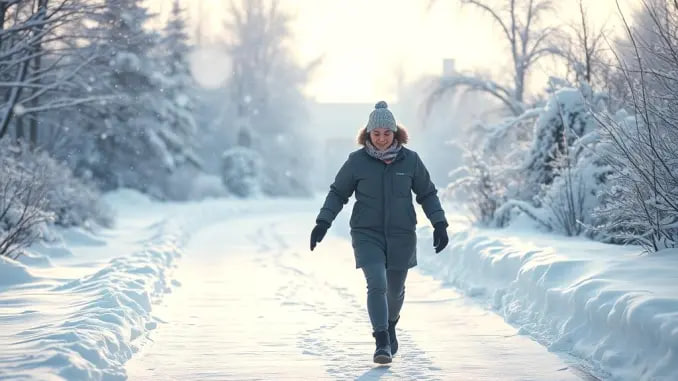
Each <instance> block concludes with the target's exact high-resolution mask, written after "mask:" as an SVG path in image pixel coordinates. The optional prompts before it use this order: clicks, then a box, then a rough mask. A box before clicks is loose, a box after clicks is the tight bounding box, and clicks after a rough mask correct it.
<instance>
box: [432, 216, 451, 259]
mask: <svg viewBox="0 0 678 381" xmlns="http://www.w3.org/2000/svg"><path fill="white" fill-rule="evenodd" d="M449 241H450V240H449V238H448V237H447V223H446V222H438V223H437V224H435V226H434V229H433V247H435V248H436V254H437V253H440V252H441V251H442V250H443V249H444V248H445V246H447V243H448V242H449Z"/></svg>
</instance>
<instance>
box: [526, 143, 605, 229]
mask: <svg viewBox="0 0 678 381" xmlns="http://www.w3.org/2000/svg"><path fill="white" fill-rule="evenodd" d="M600 145H601V143H600V135H599V133H598V131H597V130H594V131H592V132H590V133H588V134H587V135H585V136H583V137H582V138H581V139H578V140H577V141H576V142H575V143H574V144H573V145H572V146H571V147H570V148H569V149H568V153H567V154H565V155H561V156H560V157H559V158H557V159H556V160H555V161H554V164H555V166H556V167H555V170H554V175H555V177H554V179H553V182H552V183H551V185H549V186H548V187H545V190H544V191H543V196H542V197H541V199H540V202H539V203H540V204H541V205H542V206H543V208H544V209H545V211H546V213H545V216H544V218H543V221H546V222H547V224H548V225H549V227H550V228H551V229H552V230H554V231H557V232H561V233H564V234H565V235H568V236H576V235H580V234H582V233H584V232H589V233H592V232H591V231H590V230H589V229H590V228H591V227H592V226H594V225H597V224H598V223H599V222H600V220H599V219H597V218H596V216H595V215H594V214H593V213H592V211H593V210H594V209H595V208H596V207H597V206H598V205H599V204H600V202H601V197H602V193H603V192H604V191H605V190H606V189H607V186H608V184H607V179H608V176H609V175H610V174H611V168H610V167H609V166H608V165H607V164H606V163H605V161H604V160H603V159H602V158H601V157H600V155H599V153H598V151H599V148H600Z"/></svg>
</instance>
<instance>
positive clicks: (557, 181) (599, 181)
mask: <svg viewBox="0 0 678 381" xmlns="http://www.w3.org/2000/svg"><path fill="white" fill-rule="evenodd" d="M587 89H588V90H590V88H589V87H587V86H584V88H583V89H578V88H572V87H566V88H562V89H559V90H556V91H554V93H553V94H552V95H551V97H550V98H549V99H548V102H547V104H546V106H545V107H543V108H542V109H540V110H539V116H538V118H537V121H536V122H535V124H534V138H533V140H532V144H531V147H530V149H529V151H528V153H527V155H526V156H525V159H524V163H523V165H522V166H521V167H520V168H519V170H518V171H517V176H513V177H514V178H521V179H523V180H522V181H518V182H516V185H517V186H519V187H521V190H520V191H519V192H517V193H514V194H509V197H508V198H507V201H506V203H504V204H503V205H502V206H501V207H500V208H499V209H498V210H497V212H496V214H495V224H497V223H499V222H506V221H507V220H509V219H510V218H511V217H512V216H513V215H514V214H515V213H516V211H519V212H522V213H523V214H526V215H527V216H529V217H531V218H532V219H533V220H535V221H536V222H537V223H538V224H539V225H540V226H541V227H543V228H545V229H547V230H549V231H556V232H560V233H563V234H566V235H568V236H574V235H579V234H582V233H583V232H585V231H587V229H588V227H590V226H592V225H594V224H596V223H597V221H598V220H597V219H595V217H594V216H593V215H592V214H591V213H590V211H591V210H593V208H595V207H596V205H598V203H599V196H600V194H601V192H602V191H603V190H604V187H605V186H606V183H605V182H606V178H607V176H608V175H609V173H610V171H611V168H610V167H609V166H607V165H606V164H605V163H604V160H603V159H602V158H601V157H600V156H599V154H598V153H597V151H598V149H599V146H600V136H599V132H598V130H597V128H596V121H595V119H594V118H593V115H592V113H591V106H590V104H589V102H587V99H593V98H595V94H594V93H592V92H590V91H585V90H587ZM582 90H584V91H582ZM516 196H517V197H516Z"/></svg>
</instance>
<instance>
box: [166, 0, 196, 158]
mask: <svg viewBox="0 0 678 381" xmlns="http://www.w3.org/2000/svg"><path fill="white" fill-rule="evenodd" d="M186 28H187V27H186V20H185V16H184V10H183V9H182V8H181V6H180V5H179V0H175V1H174V4H173V6H172V12H171V14H170V18H169V21H168V22H167V25H166V27H165V30H164V33H163V38H162V41H161V50H160V53H159V54H160V55H161V58H162V59H161V62H162V65H163V67H162V74H163V76H162V77H161V83H160V85H161V91H162V93H163V94H164V97H163V99H164V100H165V102H164V104H163V106H164V108H163V109H162V110H158V112H159V114H160V115H161V119H162V122H163V123H165V124H167V127H168V128H167V129H165V131H166V134H165V140H166V143H167V144H168V145H170V146H172V148H173V149H174V150H176V151H179V152H182V153H183V156H184V157H185V159H186V160H187V161H189V162H190V163H191V164H192V165H194V166H198V167H199V166H200V163H199V160H198V158H197V156H196V154H195V153H194V152H193V144H194V142H193V140H194V137H195V134H196V133H197V126H196V122H195V118H194V113H195V103H196V99H195V82H194V80H193V77H192V76H191V68H190V63H189V54H190V53H191V47H190V46H189V45H188V33H187V31H186Z"/></svg>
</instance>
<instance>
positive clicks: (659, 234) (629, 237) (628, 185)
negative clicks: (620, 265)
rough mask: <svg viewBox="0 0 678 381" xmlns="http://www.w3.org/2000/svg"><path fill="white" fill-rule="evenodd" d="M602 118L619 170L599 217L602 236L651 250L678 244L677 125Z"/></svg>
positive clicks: (654, 119) (655, 117)
mask: <svg viewBox="0 0 678 381" xmlns="http://www.w3.org/2000/svg"><path fill="white" fill-rule="evenodd" d="M620 114H621V115H617V116H616V117H611V116H607V117H605V116H601V122H602V125H603V136H604V139H605V141H606V142H607V143H608V144H607V150H606V151H605V152H603V154H604V157H605V159H606V160H607V161H608V162H609V163H610V165H611V166H612V168H614V173H613V174H612V175H611V176H610V187H609V189H607V191H606V195H605V196H606V197H605V202H604V203H603V204H602V205H601V206H600V207H599V208H598V209H597V211H596V213H597V215H598V216H600V218H601V219H602V220H603V221H604V222H603V223H601V224H600V225H599V226H598V227H597V228H598V231H599V232H601V233H606V234H607V235H608V236H610V237H613V238H617V239H619V240H621V241H623V242H627V243H634V244H640V245H642V246H643V247H645V248H646V249H648V250H650V251H657V250H661V249H664V248H671V247H677V246H678V151H677V150H676V147H678V124H676V125H670V124H668V123H664V121H663V120H661V119H659V118H658V115H652V114H651V113H650V112H648V113H647V114H646V115H647V116H649V118H648V119H647V121H648V122H649V123H647V122H646V121H644V120H642V119H643V118H641V117H638V118H636V117H634V116H627V117H623V113H620Z"/></svg>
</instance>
